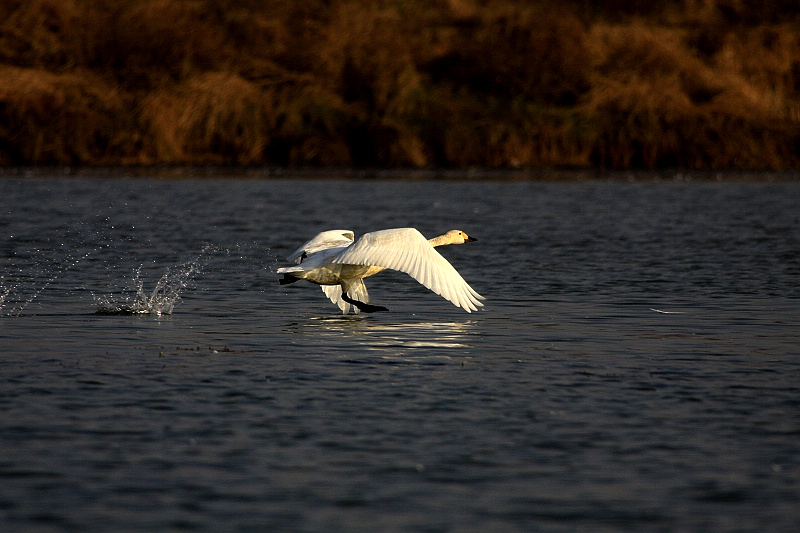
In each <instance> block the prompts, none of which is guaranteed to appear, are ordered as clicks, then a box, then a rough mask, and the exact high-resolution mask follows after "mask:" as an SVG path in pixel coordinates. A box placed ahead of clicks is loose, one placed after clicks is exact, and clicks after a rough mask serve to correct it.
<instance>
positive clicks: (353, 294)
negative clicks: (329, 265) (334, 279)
mask: <svg viewBox="0 0 800 533" xmlns="http://www.w3.org/2000/svg"><path fill="white" fill-rule="evenodd" d="M320 287H322V292H324V293H325V296H327V297H328V298H329V299H330V301H331V302H333V303H334V304H336V306H338V307H339V309H341V310H342V314H343V315H346V314H347V313H349V312H350V308H351V307H352V308H353V312H354V313H355V314H358V313H359V310H358V307H356V306H354V305H353V306H351V305H350V304H349V303H347V302H345V301H344V300H343V299H342V286H341V285H320ZM347 295H348V296H349V297H350V298H352V299H353V300H358V301H359V302H364V303H366V304H368V303H369V293H368V292H367V286H366V285H365V284H364V280H363V279H359V280H356V281H354V282H353V284H352V285H351V286H350V290H348V291H347Z"/></svg>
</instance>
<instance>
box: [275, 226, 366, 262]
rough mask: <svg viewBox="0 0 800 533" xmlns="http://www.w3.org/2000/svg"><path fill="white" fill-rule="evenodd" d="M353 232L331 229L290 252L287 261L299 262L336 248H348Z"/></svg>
mask: <svg viewBox="0 0 800 533" xmlns="http://www.w3.org/2000/svg"><path fill="white" fill-rule="evenodd" d="M353 237H354V235H353V232H352V231H350V230H349V229H332V230H328V231H323V232H322V233H318V234H317V235H316V236H315V237H314V238H313V239H311V240H310V241H308V242H307V243H305V244H304V245H303V246H301V247H300V248H298V249H297V250H295V251H294V252H292V255H290V256H289V257H287V258H286V259H287V260H288V261H294V262H295V263H299V262H301V261H302V260H303V259H305V258H306V257H308V256H309V255H311V254H314V253H317V252H320V251H322V250H327V249H328V248H334V247H337V246H349V245H350V244H352V242H353Z"/></svg>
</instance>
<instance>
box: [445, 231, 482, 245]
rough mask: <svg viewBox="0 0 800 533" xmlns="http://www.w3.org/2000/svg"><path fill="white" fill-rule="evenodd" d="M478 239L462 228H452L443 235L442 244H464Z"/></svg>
mask: <svg viewBox="0 0 800 533" xmlns="http://www.w3.org/2000/svg"><path fill="white" fill-rule="evenodd" d="M477 240H478V239H475V238H473V237H470V236H469V235H467V234H466V233H464V232H463V231H461V230H460V229H451V230H450V231H448V232H447V233H445V234H444V235H442V241H443V242H442V244H464V243H465V242H475V241H477Z"/></svg>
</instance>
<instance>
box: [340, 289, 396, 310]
mask: <svg viewBox="0 0 800 533" xmlns="http://www.w3.org/2000/svg"><path fill="white" fill-rule="evenodd" d="M342 300H344V301H345V302H347V303H349V304H351V305H355V306H356V307H357V308H358V310H359V311H363V312H365V313H375V312H377V311H388V310H389V309H387V308H386V307H383V306H382V305H372V304H365V303H364V302H359V301H358V300H353V299H352V298H350V297H349V296H348V295H347V294H345V293H344V292H342Z"/></svg>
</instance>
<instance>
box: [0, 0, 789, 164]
mask: <svg viewBox="0 0 800 533" xmlns="http://www.w3.org/2000/svg"><path fill="white" fill-rule="evenodd" d="M744 4H745V3H743V2H736V1H734V0H684V1H667V0H662V1H654V2H624V1H622V0H606V1H605V2H586V1H584V0H565V1H561V2H555V1H552V0H539V1H530V2H524V1H521V0H484V1H479V0H439V1H422V0H409V1H406V2H396V1H388V0H385V1H377V2H375V1H371V2H369V1H366V0H340V1H334V2H326V1H322V0H307V1H305V2H280V1H275V0H258V1H257V0H215V1H212V0H10V1H8V2H4V3H3V4H2V5H1V6H0V164H5V165H18V164H172V163H178V164H236V165H241V164H253V165H263V164H266V165H312V166H313V165H357V166H365V165H366V166H402V167H426V166H445V167H447V166H452V167H460V166H491V167H518V166H570V167H588V166H600V167H610V168H661V167H684V168H696V169H708V168H777V169H780V168H799V167H800V7H798V5H797V3H796V2H793V1H789V0H769V1H767V2H765V3H762V4H759V6H760V7H759V8H758V9H756V8H753V7H748V6H744Z"/></svg>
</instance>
